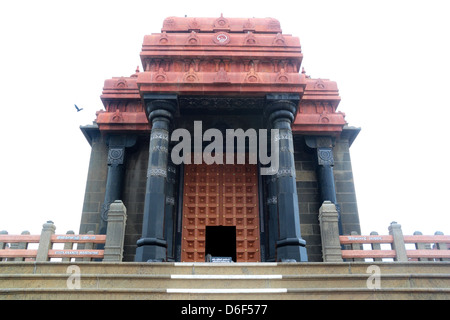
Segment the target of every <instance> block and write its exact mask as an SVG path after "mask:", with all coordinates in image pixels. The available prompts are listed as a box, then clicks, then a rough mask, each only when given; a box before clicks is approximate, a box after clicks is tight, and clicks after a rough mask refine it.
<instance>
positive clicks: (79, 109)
mask: <svg viewBox="0 0 450 320" xmlns="http://www.w3.org/2000/svg"><path fill="white" fill-rule="evenodd" d="M74 106H75V108H76V109H77V112H80V111H81V110H83V108H78V107H77V105H76V104H75V105H74Z"/></svg>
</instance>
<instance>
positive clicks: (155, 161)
mask: <svg viewBox="0 0 450 320" xmlns="http://www.w3.org/2000/svg"><path fill="white" fill-rule="evenodd" d="M176 99H177V97H176V95H144V101H145V105H146V112H147V115H148V119H149V121H150V122H151V124H152V131H151V135H150V147H149V158H148V170H147V185H146V192H145V202H144V217H143V222H142V237H141V239H139V240H138V241H137V249H136V256H135V261H139V262H146V261H149V262H151V261H155V262H156V261H167V239H166V235H165V226H164V222H165V221H164V220H165V211H166V210H165V208H166V191H167V185H166V180H167V164H168V157H169V130H170V124H171V121H172V119H173V114H174V113H175V111H176V106H177V102H176V101H177V100H176Z"/></svg>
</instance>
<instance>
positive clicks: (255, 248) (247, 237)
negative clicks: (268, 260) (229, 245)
mask: <svg viewBox="0 0 450 320" xmlns="http://www.w3.org/2000/svg"><path fill="white" fill-rule="evenodd" d="M182 224H183V231H182V248H181V251H182V252H181V261H184V262H204V261H205V255H206V254H207V253H206V252H205V246H206V241H207V239H206V227H207V226H234V227H235V228H236V262H258V261H261V254H260V239H259V236H260V235H259V207H258V169H257V166H256V165H248V164H245V165H227V164H224V165H217V164H211V165H207V164H201V165H194V164H191V165H185V173H184V194H183V222H182Z"/></svg>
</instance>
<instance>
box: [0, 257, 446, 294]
mask: <svg viewBox="0 0 450 320" xmlns="http://www.w3.org/2000/svg"><path fill="white" fill-rule="evenodd" d="M371 266H372V267H371ZM373 266H375V267H373ZM368 268H369V269H368ZM372 270H376V271H377V273H372V272H373V271H372ZM376 280H379V282H378V285H377V282H376ZM0 299H2V300H5V299H59V300H62V299H71V300H76V299H83V300H87V299H88V300H95V299H104V300H112V299H152V300H158V299H160V300H162V299H164V300H171V299H173V300H177V299H186V300H187V299H189V300H192V299H195V300H216V299H221V300H292V299H340V300H342V299H346V300H347V299H450V262H407V263H400V262H377V263H368V262H366V263H364V262H342V263H232V264H221V263H131V262H130V263H126V262H122V263H106V262H68V263H63V262H0Z"/></svg>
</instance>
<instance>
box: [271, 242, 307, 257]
mask: <svg viewBox="0 0 450 320" xmlns="http://www.w3.org/2000/svg"><path fill="white" fill-rule="evenodd" d="M305 246H306V241H305V240H303V239H299V238H288V239H282V240H278V241H277V261H281V262H307V261H308V255H307V253H306V248H305Z"/></svg>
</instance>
